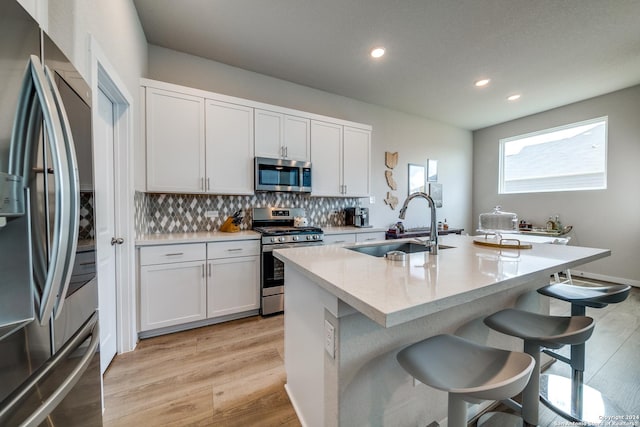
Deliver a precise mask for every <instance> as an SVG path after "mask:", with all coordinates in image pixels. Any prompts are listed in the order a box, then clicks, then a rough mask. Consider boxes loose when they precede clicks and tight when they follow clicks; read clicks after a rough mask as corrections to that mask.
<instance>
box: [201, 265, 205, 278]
mask: <svg viewBox="0 0 640 427" xmlns="http://www.w3.org/2000/svg"><path fill="white" fill-rule="evenodd" d="M200 267H201V268H202V277H204V264H202V265H201V266H200Z"/></svg>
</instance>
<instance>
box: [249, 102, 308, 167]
mask: <svg viewBox="0 0 640 427" xmlns="http://www.w3.org/2000/svg"><path fill="white" fill-rule="evenodd" d="M310 129H311V121H310V120H309V119H307V118H304V117H297V116H291V115H288V114H281V113H278V112H275V111H268V110H260V109H256V110H255V153H256V156H258V157H269V158H276V159H277V158H282V159H289V160H299V161H305V162H308V161H309V160H310V158H311V143H310V138H311V137H310V135H311V130H310Z"/></svg>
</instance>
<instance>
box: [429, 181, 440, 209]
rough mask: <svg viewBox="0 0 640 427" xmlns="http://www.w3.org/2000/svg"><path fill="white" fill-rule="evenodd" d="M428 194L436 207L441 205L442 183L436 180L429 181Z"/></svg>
mask: <svg viewBox="0 0 640 427" xmlns="http://www.w3.org/2000/svg"><path fill="white" fill-rule="evenodd" d="M429 195H430V196H431V198H432V199H433V202H434V203H435V204H436V208H441V207H442V184H438V183H436V182H430V183H429Z"/></svg>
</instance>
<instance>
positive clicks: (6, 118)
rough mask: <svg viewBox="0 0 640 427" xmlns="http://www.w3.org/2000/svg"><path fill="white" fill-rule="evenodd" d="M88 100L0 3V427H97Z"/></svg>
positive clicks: (57, 56) (41, 36)
mask: <svg viewBox="0 0 640 427" xmlns="http://www.w3.org/2000/svg"><path fill="white" fill-rule="evenodd" d="M90 97H91V93H90V90H89V88H88V86H87V84H86V83H85V82H84V81H83V80H82V78H81V76H80V75H79V74H78V72H77V71H76V70H75V69H74V68H73V66H72V65H71V63H70V62H69V61H68V60H67V58H66V57H65V56H64V54H62V52H61V51H60V50H59V49H58V48H57V47H56V46H55V44H54V43H53V42H52V41H51V40H50V39H49V37H48V36H47V35H46V34H45V33H44V32H43V31H42V30H41V29H40V28H39V26H38V24H37V23H36V22H35V21H34V20H33V19H32V18H31V17H30V16H29V14H28V13H27V12H25V11H24V10H23V9H22V7H21V6H20V5H19V4H18V3H17V2H16V1H15V0H0V426H20V425H25V426H38V425H45V426H101V425H102V383H101V376H100V360H99V359H100V357H99V339H100V334H99V331H98V313H97V307H98V284H97V279H96V274H95V250H94V245H93V233H94V228H93V224H94V215H95V213H94V211H93V178H92V176H93V173H92V170H93V167H92V166H93V165H92V155H91V146H92V139H91V109H90V105H91V99H90Z"/></svg>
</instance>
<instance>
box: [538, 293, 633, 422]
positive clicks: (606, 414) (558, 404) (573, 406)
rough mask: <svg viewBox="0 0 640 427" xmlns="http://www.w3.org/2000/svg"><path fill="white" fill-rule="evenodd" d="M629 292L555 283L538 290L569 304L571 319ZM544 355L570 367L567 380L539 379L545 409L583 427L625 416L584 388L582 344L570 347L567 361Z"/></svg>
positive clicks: (619, 410) (596, 391) (556, 378)
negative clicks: (582, 424) (551, 410)
mask: <svg viewBox="0 0 640 427" xmlns="http://www.w3.org/2000/svg"><path fill="white" fill-rule="evenodd" d="M630 291H631V286H629V285H618V284H612V285H595V286H589V285H585V286H578V285H574V284H571V283H554V284H551V285H548V286H544V287H542V288H540V289H538V292H539V293H541V294H542V295H546V296H549V297H552V298H556V299H559V300H562V301H567V302H570V303H571V315H572V316H584V315H585V314H586V312H587V307H590V308H604V307H606V306H607V305H608V304H616V303H619V302H622V301H624V300H625V299H627V297H628V296H629V292H630ZM544 352H545V353H546V354H548V355H550V356H552V357H554V358H556V359H557V360H560V361H562V362H565V363H568V364H569V365H570V366H571V378H570V379H569V378H565V377H562V376H559V375H548V374H545V375H542V377H541V379H540V384H541V389H540V398H541V399H542V401H543V402H544V403H545V405H547V406H548V407H549V408H551V409H553V410H554V411H555V412H557V413H559V414H560V415H562V416H563V417H564V418H567V419H569V420H571V421H574V422H583V423H586V424H596V425H597V424H600V423H601V421H602V420H606V419H610V417H612V416H616V415H619V414H622V413H624V411H623V410H621V409H620V408H618V407H617V405H616V404H615V403H613V402H611V401H610V400H608V399H607V398H606V397H605V396H603V395H602V394H601V393H600V392H599V391H598V390H596V389H594V388H592V387H589V386H587V385H585V384H584V370H585V359H586V354H585V353H586V345H585V343H572V344H571V357H570V358H567V357H565V356H562V355H560V354H557V353H555V352H553V351H551V350H545V351H544Z"/></svg>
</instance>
